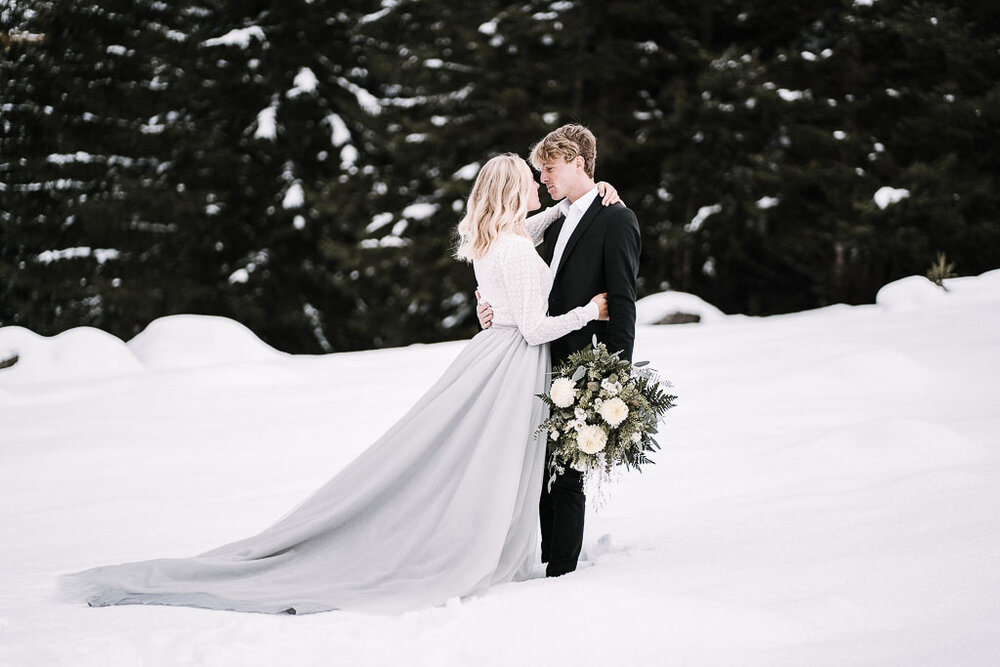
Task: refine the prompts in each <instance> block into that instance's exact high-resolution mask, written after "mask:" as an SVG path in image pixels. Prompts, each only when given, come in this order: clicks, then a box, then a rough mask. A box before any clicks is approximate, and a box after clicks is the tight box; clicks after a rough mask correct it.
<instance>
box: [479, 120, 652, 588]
mask: <svg viewBox="0 0 1000 667" xmlns="http://www.w3.org/2000/svg"><path fill="white" fill-rule="evenodd" d="M596 158H597V140H596V139H595V138H594V135H593V133H591V131H590V130H588V129H587V128H585V127H583V126H582V125H563V126H562V127H560V128H558V129H556V130H553V131H552V132H550V133H549V134H548V135H547V136H546V137H545V138H544V139H542V140H541V141H540V142H539V143H538V144H536V145H535V147H534V148H533V149H532V151H531V158H530V160H531V164H532V165H533V166H534V167H535V168H536V169H538V170H539V171H540V172H541V181H542V185H544V186H545V187H546V188H547V189H548V191H549V195H551V196H552V199H554V200H556V201H559V200H562V201H559V204H558V205H559V208H560V209H561V213H562V217H561V218H560V219H558V220H556V221H555V222H554V223H552V225H551V226H549V228H548V229H547V230H546V231H545V237H544V240H543V241H542V244H541V246H540V252H541V255H542V258H543V259H544V260H545V261H546V262H547V263H548V265H549V267H551V269H552V272H553V276H554V278H553V284H552V291H551V292H550V293H549V315H562V314H563V313H566V312H568V311H569V310H571V309H572V308H575V307H576V306H583V305H585V304H586V303H587V302H588V301H590V299H591V297H593V296H594V294H599V293H601V292H607V294H608V314H609V319H608V320H607V321H592V322H590V324H588V325H586V326H585V327H583V328H582V329H578V330H577V331H573V332H570V333H568V334H566V335H565V336H563V337H562V338H559V339H557V340H554V341H552V342H551V343H550V350H551V352H552V365H553V367H555V366H557V365H558V364H560V363H562V362H563V361H564V360H565V359H566V358H567V357H568V356H569V355H570V354H572V353H573V352H576V351H577V350H580V349H583V348H586V347H588V346H589V345H590V344H591V339H592V338H593V336H594V335H595V334H596V335H597V340H598V341H600V342H602V343H604V344H605V345H607V347H608V351H609V352H616V351H619V350H620V351H621V353H622V354H621V356H622V358H625V359H628V360H630V361H631V359H632V344H633V342H634V341H635V281H636V276H637V274H638V271H639V225H638V222H637V221H636V218H635V214H634V213H632V211H631V210H629V209H628V208H626V207H625V206H624V205H623V204H615V205H613V206H607V207H605V206H602V205H601V201H600V198H599V197H598V196H597V186H596V185H595V183H594V164H595V160H596ZM478 314H479V322H480V324H481V325H482V326H483V328H487V327H488V326H489V325H490V322H491V321H492V319H493V311H492V310H491V309H490V307H489V304H482V305H481V306H480V307H479V309H478ZM548 463H549V461H548V456H546V470H548ZM546 477H547V474H546ZM585 507H586V497H585V496H584V493H583V475H582V474H581V473H580V472H579V471H577V470H573V469H572V468H567V470H566V472H565V473H564V474H562V475H560V476H558V477H557V478H556V480H555V482H554V483H553V484H552V488H551V489H549V484H548V480H547V479H546V483H545V484H544V485H543V486H542V497H541V500H540V501H539V504H538V514H539V518H540V519H541V526H542V562H543V563H548V565H547V567H546V570H545V573H546V575H547V576H550V577H558V576H559V575H562V574H566V573H567V572H572V571H573V570H575V569H576V563H577V560H578V559H579V557H580V550H581V548H582V547H583V517H584V510H585Z"/></svg>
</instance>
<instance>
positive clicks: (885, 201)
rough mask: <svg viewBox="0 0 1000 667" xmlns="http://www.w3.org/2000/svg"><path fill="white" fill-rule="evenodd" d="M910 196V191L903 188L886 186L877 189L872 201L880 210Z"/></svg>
mask: <svg viewBox="0 0 1000 667" xmlns="http://www.w3.org/2000/svg"><path fill="white" fill-rule="evenodd" d="M909 196H910V191H909V190H906V189H904V188H893V187H889V186H888V185H886V186H883V187H881V188H879V189H878V190H877V191H876V192H875V196H874V197H872V199H874V200H875V205H876V206H878V207H879V208H881V209H885V208H888V207H889V206H891V205H893V204H897V203H899V202H901V201H903V200H904V199H906V198H907V197H909Z"/></svg>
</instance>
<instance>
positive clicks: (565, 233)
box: [549, 185, 597, 275]
mask: <svg viewBox="0 0 1000 667" xmlns="http://www.w3.org/2000/svg"><path fill="white" fill-rule="evenodd" d="M595 197H597V186H596V185H595V186H594V187H592V188H591V189H590V190H587V192H586V193H584V194H583V195H582V196H581V197H579V198H578V199H577V200H576V201H575V202H573V203H572V204H570V203H569V200H568V199H563V200H562V201H561V202H559V211H560V212H561V213H562V214H563V216H564V217H565V218H566V219H565V220H564V221H563V226H562V229H560V230H559V238H557V239H556V249H555V250H554V251H553V253H552V262H551V263H550V264H549V267H550V268H551V269H552V275H555V273H556V271H557V270H558V269H559V262H561V261H562V256H563V252H564V251H565V250H566V244H567V243H569V237H570V236H572V235H573V231H574V230H575V229H576V226H577V225H579V224H580V220H581V218H583V214H584V213H586V212H587V209H588V208H590V205H591V204H593V203H594V198H595Z"/></svg>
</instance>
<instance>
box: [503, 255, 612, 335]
mask: <svg viewBox="0 0 1000 667" xmlns="http://www.w3.org/2000/svg"><path fill="white" fill-rule="evenodd" d="M504 250H505V252H504V253H503V256H502V257H501V258H500V260H501V261H500V269H501V274H502V276H503V283H504V291H505V292H506V294H507V303H508V304H509V306H510V313H511V316H512V317H513V318H514V322H515V324H517V328H518V330H520V332H521V335H522V336H524V340H525V341H527V343H528V345H541V344H542V343H547V342H549V341H551V340H555V339H556V338H562V337H563V336H565V335H566V334H568V333H569V332H570V331H576V330H577V329H579V328H581V327H582V326H583V325H585V324H586V323H587V322H589V321H591V320H593V319H597V305H596V304H593V303H588V304H587V305H586V306H580V307H578V308H574V309H573V310H571V311H569V312H568V313H566V314H565V315H557V316H555V317H550V316H548V315H546V314H545V313H546V312H547V311H548V303H547V301H548V299H547V297H548V295H547V294H546V293H545V291H544V288H543V285H542V274H541V271H543V270H545V269H544V266H543V265H542V264H543V263H542V261H541V259H540V258H539V257H538V253H537V252H535V249H534V248H532V247H531V245H530V244H529V242H528V239H526V238H523V237H511V238H510V239H509V240H508V241H507V243H506V248H504Z"/></svg>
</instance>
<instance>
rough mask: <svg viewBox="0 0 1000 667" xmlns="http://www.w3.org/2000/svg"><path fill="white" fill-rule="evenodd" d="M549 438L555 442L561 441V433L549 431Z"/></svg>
mask: <svg viewBox="0 0 1000 667" xmlns="http://www.w3.org/2000/svg"><path fill="white" fill-rule="evenodd" d="M549 437H550V438H552V439H553V440H558V439H559V431H549Z"/></svg>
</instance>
